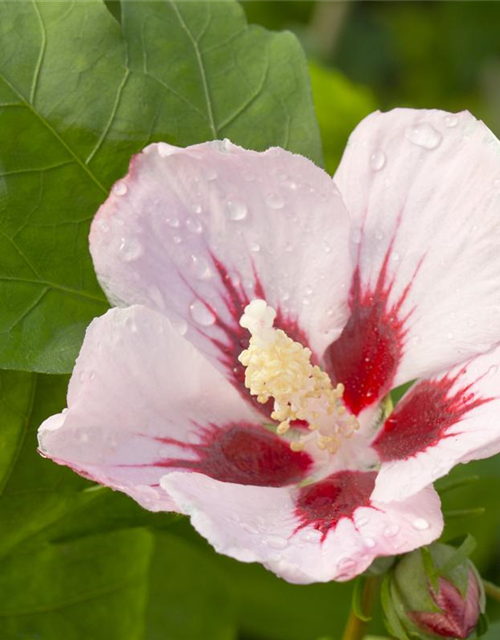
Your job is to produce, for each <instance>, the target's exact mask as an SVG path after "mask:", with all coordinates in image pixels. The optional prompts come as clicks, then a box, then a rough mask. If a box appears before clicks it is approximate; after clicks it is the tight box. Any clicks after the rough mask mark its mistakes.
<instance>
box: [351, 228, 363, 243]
mask: <svg viewBox="0 0 500 640" xmlns="http://www.w3.org/2000/svg"><path fill="white" fill-rule="evenodd" d="M351 238H352V241H353V242H354V243H355V244H359V243H360V242H361V229H353V230H352V234H351Z"/></svg>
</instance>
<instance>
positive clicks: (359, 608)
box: [351, 576, 372, 622]
mask: <svg viewBox="0 0 500 640" xmlns="http://www.w3.org/2000/svg"><path fill="white" fill-rule="evenodd" d="M366 580H367V579H366V578H365V577H363V576H360V577H359V578H357V579H356V580H355V582H354V590H353V592H352V605H351V606H352V610H353V611H354V613H355V615H356V617H357V618H359V619H360V620H362V621H363V622H369V621H370V620H371V619H372V618H371V615H367V614H365V612H364V611H363V590H364V587H365V583H366Z"/></svg>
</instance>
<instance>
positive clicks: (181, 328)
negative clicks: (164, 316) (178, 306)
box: [172, 320, 188, 336]
mask: <svg viewBox="0 0 500 640" xmlns="http://www.w3.org/2000/svg"><path fill="white" fill-rule="evenodd" d="M172 326H173V327H174V329H175V330H176V331H177V333H179V334H180V335H181V336H185V335H186V333H187V330H188V326H187V322H186V321H185V320H177V321H176V322H172Z"/></svg>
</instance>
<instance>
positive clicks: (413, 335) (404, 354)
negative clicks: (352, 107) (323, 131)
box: [330, 109, 500, 412]
mask: <svg viewBox="0 0 500 640" xmlns="http://www.w3.org/2000/svg"><path fill="white" fill-rule="evenodd" d="M335 180H336V182H337V184H338V186H339V188H340V190H341V193H342V196H343V198H344V201H345V203H346V206H347V208H348V210H349V213H350V215H351V216H352V220H353V237H352V241H353V248H354V250H355V252H356V253H357V268H356V269H355V273H354V279H353V282H352V285H351V308H352V316H351V318H350V320H349V323H348V324H347V326H346V328H345V330H344V332H343V334H342V336H341V338H340V339H339V340H338V341H337V342H336V343H335V344H334V345H333V347H332V349H331V350H330V356H331V357H332V358H333V364H332V369H333V371H334V373H335V375H336V377H337V378H339V379H340V380H342V382H343V383H344V384H345V385H346V394H347V395H346V399H348V400H349V403H350V405H351V407H352V408H354V409H355V410H356V412H359V411H360V410H361V409H362V408H363V407H364V406H367V405H369V404H371V403H372V402H375V401H376V400H377V399H378V398H380V397H381V396H383V395H384V394H385V393H386V392H387V391H389V389H390V388H391V387H394V386H397V385H399V384H402V383H403V382H406V381H408V380H412V379H415V378H417V377H419V376H421V375H430V374H432V373H435V372H437V371H440V370H443V369H446V368H449V367H451V366H453V365H455V364H457V363H459V362H463V361H465V360H466V359H467V358H470V357H471V356H474V355H477V354H478V353H479V352H483V351H486V350H488V349H489V348H491V347H492V346H493V345H494V344H496V343H498V342H499V340H500V329H499V327H500V275H499V274H500V221H499V218H498V211H499V207H500V143H499V141H498V140H497V139H496V138H495V136H494V135H493V134H492V133H491V131H489V130H488V129H487V127H486V126H485V125H484V124H483V123H482V122H478V121H477V120H475V119H474V118H473V117H472V116H471V115H470V114H469V113H467V112H464V113H460V114H448V113H445V112H441V111H416V110H411V109H397V110H394V111H391V112H390V113H375V114H372V115H371V116H369V117H368V118H366V119H365V120H364V121H363V122H362V123H361V124H360V125H359V126H358V127H357V129H356V130H355V131H354V133H353V134H352V136H351V138H350V141H349V144H348V146H347V149H346V151H345V154H344V157H343V159H342V162H341V164H340V167H339V169H338V172H337V174H336V176H335Z"/></svg>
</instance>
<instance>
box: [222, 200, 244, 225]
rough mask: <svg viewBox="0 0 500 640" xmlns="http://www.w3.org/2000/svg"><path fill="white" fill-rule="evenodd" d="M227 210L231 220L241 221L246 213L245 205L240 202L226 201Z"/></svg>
mask: <svg viewBox="0 0 500 640" xmlns="http://www.w3.org/2000/svg"><path fill="white" fill-rule="evenodd" d="M227 210H228V213H229V217H230V218H231V220H243V219H244V218H246V216H247V213H248V209H247V205H246V204H245V203H244V202H241V200H228V201H227Z"/></svg>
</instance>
